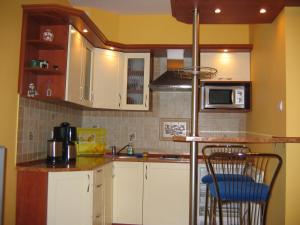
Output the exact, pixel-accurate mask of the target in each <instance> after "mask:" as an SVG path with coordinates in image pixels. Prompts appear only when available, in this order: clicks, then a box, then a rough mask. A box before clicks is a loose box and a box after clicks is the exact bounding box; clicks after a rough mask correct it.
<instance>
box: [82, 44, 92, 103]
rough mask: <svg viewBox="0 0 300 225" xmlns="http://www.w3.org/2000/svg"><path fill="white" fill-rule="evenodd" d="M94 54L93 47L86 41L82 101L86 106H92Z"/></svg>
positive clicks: (84, 46)
mask: <svg viewBox="0 0 300 225" xmlns="http://www.w3.org/2000/svg"><path fill="white" fill-rule="evenodd" d="M93 52H94V49H93V47H92V45H91V44H90V43H89V42H88V41H87V40H84V44H83V52H82V54H83V55H82V57H83V68H82V74H81V98H82V99H81V100H82V104H83V105H85V106H92V102H93V99H92V82H93V79H92V78H93V64H92V62H93Z"/></svg>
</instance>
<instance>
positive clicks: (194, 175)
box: [189, 8, 200, 225]
mask: <svg viewBox="0 0 300 225" xmlns="http://www.w3.org/2000/svg"><path fill="white" fill-rule="evenodd" d="M192 48H193V49H192V61H193V65H192V66H193V79H192V115H191V118H192V121H191V136H198V100H199V96H198V95H199V89H198V76H200V75H199V61H200V55H199V12H198V9H196V8H195V9H194V12H193V46H192ZM190 155H191V157H190V208H189V224H190V225H197V216H198V207H197V206H198V144H197V142H195V141H193V142H191V144H190Z"/></svg>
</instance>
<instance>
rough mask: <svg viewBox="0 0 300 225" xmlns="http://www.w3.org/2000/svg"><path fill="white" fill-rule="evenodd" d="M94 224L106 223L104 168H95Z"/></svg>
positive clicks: (101, 224)
mask: <svg viewBox="0 0 300 225" xmlns="http://www.w3.org/2000/svg"><path fill="white" fill-rule="evenodd" d="M93 187H94V192H93V225H103V224H104V170H103V168H102V167H99V168H96V169H95V170H94V185H93Z"/></svg>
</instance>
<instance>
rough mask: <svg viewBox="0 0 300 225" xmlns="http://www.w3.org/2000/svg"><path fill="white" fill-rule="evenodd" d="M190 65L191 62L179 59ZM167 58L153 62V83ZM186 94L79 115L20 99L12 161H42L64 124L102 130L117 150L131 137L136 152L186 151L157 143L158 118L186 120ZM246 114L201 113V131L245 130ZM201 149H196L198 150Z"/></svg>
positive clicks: (65, 108) (163, 95)
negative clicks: (146, 105) (135, 107)
mask: <svg viewBox="0 0 300 225" xmlns="http://www.w3.org/2000/svg"><path fill="white" fill-rule="evenodd" d="M184 63H185V66H190V64H191V59H189V58H188V59H185V60H184ZM166 64H167V60H166V58H154V68H153V71H154V74H153V77H154V78H156V77H158V76H160V75H161V74H162V73H163V72H164V71H165V70H166V69H167V65H166ZM190 108H191V94H190V93H185V92H152V109H151V111H148V112H139V111H113V110H81V109H74V108H72V107H70V106H62V105H58V104H55V103H49V102H43V101H38V100H33V99H28V98H23V97H20V103H19V127H18V148H17V162H18V163H19V162H25V161H32V160H37V159H44V158H45V157H46V154H47V153H46V151H47V140H48V139H49V138H50V135H51V131H52V130H53V127H54V126H58V125H59V124H60V123H61V122H64V121H68V122H70V123H71V125H73V126H77V127H103V128H106V129H107V133H108V135H107V146H111V145H116V146H117V147H119V148H120V147H122V146H124V145H126V144H127V143H128V135H129V133H132V132H135V133H136V141H134V147H135V150H136V151H137V152H138V151H149V150H151V151H161V152H164V151H167V152H173V153H187V152H189V144H188V143H178V142H172V141H160V140H159V121H160V119H161V118H190V117H191V109H190ZM246 115H247V114H246V113H200V114H199V130H200V131H235V132H238V131H245V130H246ZM201 147H202V146H200V147H199V151H200V149H201Z"/></svg>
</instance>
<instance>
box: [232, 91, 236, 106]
mask: <svg viewBox="0 0 300 225" xmlns="http://www.w3.org/2000/svg"><path fill="white" fill-rule="evenodd" d="M234 99H235V91H234V90H232V91H231V102H232V104H235V101H234Z"/></svg>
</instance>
